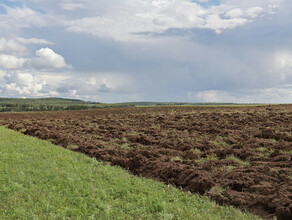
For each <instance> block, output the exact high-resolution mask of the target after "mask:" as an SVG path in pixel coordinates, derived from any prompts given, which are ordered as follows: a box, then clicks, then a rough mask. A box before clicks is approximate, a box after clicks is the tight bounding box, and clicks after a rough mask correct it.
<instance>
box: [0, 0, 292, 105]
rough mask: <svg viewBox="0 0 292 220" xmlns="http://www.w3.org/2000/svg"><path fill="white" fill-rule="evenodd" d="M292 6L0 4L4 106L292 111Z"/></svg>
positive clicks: (206, 1)
mask: <svg viewBox="0 0 292 220" xmlns="http://www.w3.org/2000/svg"><path fill="white" fill-rule="evenodd" d="M291 11H292V1H291V0H244V1H239V0H123V1H120V0H98V1H96V0H50V1H46V0H4V1H3V0H2V1H1V0H0V97H23V98H28V97H34V98H38V97H64V98H74V99H83V100H89V101H99V102H106V103H113V102H132V101H178V102H232V103H291V102H292V13H291Z"/></svg>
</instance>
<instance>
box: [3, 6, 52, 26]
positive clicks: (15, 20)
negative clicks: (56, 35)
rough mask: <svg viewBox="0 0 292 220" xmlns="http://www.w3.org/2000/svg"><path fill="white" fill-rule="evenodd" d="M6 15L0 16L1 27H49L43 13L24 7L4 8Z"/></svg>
mask: <svg viewBox="0 0 292 220" xmlns="http://www.w3.org/2000/svg"><path fill="white" fill-rule="evenodd" d="M4 8H5V10H6V14H3V15H0V19H1V21H2V22H1V23H0V25H1V26H4V27H9V26H10V28H12V27H13V28H19V27H20V28H28V27H44V26H47V25H48V21H47V20H46V19H47V18H46V19H45V16H44V15H42V14H41V13H39V12H37V11H35V10H32V9H31V8H28V7H26V6H24V7H8V6H5V7H4ZM11 26H12V27H11Z"/></svg>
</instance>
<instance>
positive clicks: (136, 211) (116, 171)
mask: <svg viewBox="0 0 292 220" xmlns="http://www.w3.org/2000/svg"><path fill="white" fill-rule="evenodd" d="M0 198H1V199H0V219H258V218H257V217H255V216H253V215H251V214H248V213H243V212H241V211H239V210H237V209H235V208H233V207H222V206H218V205H216V204H215V203H213V202H210V201H209V200H208V199H206V198H203V197H200V196H194V195H190V194H189V193H185V192H182V191H180V190H178V189H175V188H173V187H171V186H167V185H164V184H161V183H158V182H155V181H153V180H148V179H144V178H139V177H134V176H132V175H130V174H129V173H128V172H126V171H125V170H123V169H121V168H119V167H111V166H109V165H104V164H103V163H102V162H98V161H96V160H95V159H91V158H88V157H86V156H85V155H82V154H79V153H75V152H72V151H69V150H66V149H63V148H61V147H57V146H54V145H52V144H51V143H49V142H47V141H41V140H38V139H36V138H33V137H29V136H25V135H23V134H20V133H17V132H14V131H11V130H8V129H6V128H4V127H0Z"/></svg>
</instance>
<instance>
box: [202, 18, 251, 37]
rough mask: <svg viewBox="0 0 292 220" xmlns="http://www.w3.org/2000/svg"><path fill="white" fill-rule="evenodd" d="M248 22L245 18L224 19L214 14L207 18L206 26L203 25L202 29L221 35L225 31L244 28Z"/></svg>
mask: <svg viewBox="0 0 292 220" xmlns="http://www.w3.org/2000/svg"><path fill="white" fill-rule="evenodd" d="M248 22H249V21H248V20H247V19H245V18H232V19H222V18H221V17H220V16H219V15H216V14H213V15H209V16H208V17H207V18H206V24H205V25H202V27H204V28H208V29H212V30H214V31H215V32H216V33H217V34H220V33H221V32H222V31H223V30H227V29H232V28H235V27H238V26H242V25H244V24H246V23H248Z"/></svg>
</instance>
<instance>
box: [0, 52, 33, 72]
mask: <svg viewBox="0 0 292 220" xmlns="http://www.w3.org/2000/svg"><path fill="white" fill-rule="evenodd" d="M27 62H28V60H27V59H24V58H19V57H16V56H12V55H6V54H0V67H1V68H4V69H19V68H23V67H24V66H25V65H26V64H27Z"/></svg>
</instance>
